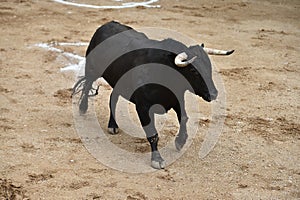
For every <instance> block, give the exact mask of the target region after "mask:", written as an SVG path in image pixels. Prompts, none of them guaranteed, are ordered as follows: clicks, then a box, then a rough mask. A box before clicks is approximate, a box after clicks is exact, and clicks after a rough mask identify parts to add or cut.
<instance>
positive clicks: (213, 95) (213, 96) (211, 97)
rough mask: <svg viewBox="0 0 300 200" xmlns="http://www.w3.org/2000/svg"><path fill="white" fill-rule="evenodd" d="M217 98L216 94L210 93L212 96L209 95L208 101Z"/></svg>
mask: <svg viewBox="0 0 300 200" xmlns="http://www.w3.org/2000/svg"><path fill="white" fill-rule="evenodd" d="M217 96H218V92H215V93H212V94H210V99H211V100H215V99H216V98H217Z"/></svg>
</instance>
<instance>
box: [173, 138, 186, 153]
mask: <svg viewBox="0 0 300 200" xmlns="http://www.w3.org/2000/svg"><path fill="white" fill-rule="evenodd" d="M187 138H188V135H187V134H179V135H177V137H176V139H175V147H176V149H177V151H180V150H181V149H182V147H183V146H184V145H185V143H186V140H187Z"/></svg>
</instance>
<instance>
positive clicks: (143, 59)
mask: <svg viewBox="0 0 300 200" xmlns="http://www.w3.org/2000/svg"><path fill="white" fill-rule="evenodd" d="M183 52H185V56H184V54H181V53H183ZM178 55H179V56H178ZM178 58H179V61H178ZM187 58H193V59H190V60H188V59H187ZM175 60H176V62H175ZM100 77H103V78H104V79H105V80H106V81H107V82H108V83H109V85H110V86H111V87H112V88H114V89H113V92H112V94H111V96H110V119H109V123H108V128H109V131H110V132H111V133H112V134H116V133H117V132H118V125H117V122H116V121H115V108H116V103H117V99H118V96H119V95H121V96H123V97H124V98H125V99H127V100H129V101H131V102H132V103H134V104H135V105H136V111H137V113H138V116H139V119H140V121H141V124H142V126H143V129H144V131H145V133H146V136H147V139H148V141H149V142H150V145H151V150H152V156H151V166H152V167H154V168H158V169H160V168H164V167H165V161H164V160H163V158H162V157H161V155H160V153H159V151H158V148H157V144H158V139H159V138H158V133H157V130H156V128H155V125H154V124H155V123H154V114H155V113H164V112H167V111H168V110H170V109H171V108H173V109H174V110H175V112H176V114H177V118H178V121H179V124H180V128H179V133H178V135H177V136H176V139H175V146H176V148H177V149H178V150H180V149H181V148H182V147H183V145H184V144H185V143H186V140H187V138H188V135H187V130H186V123H187V120H188V117H187V114H186V112H185V108H184V93H185V91H187V90H189V91H191V92H192V93H194V94H196V95H198V96H200V97H202V98H203V99H204V100H206V101H208V102H209V101H211V100H214V99H216V97H217V94H218V92H217V90H216V88H215V86H214V83H213V81H212V68H211V63H210V60H209V58H208V55H207V53H206V52H205V51H204V50H203V46H199V45H196V46H190V47H187V46H185V45H184V44H182V43H180V42H178V41H175V40H172V39H166V40H162V41H157V40H150V39H149V38H148V37H147V36H146V35H145V34H143V33H140V32H137V31H135V30H134V29H132V28H130V27H128V26H125V25H122V24H119V23H117V22H109V23H107V24H105V25H103V26H101V27H100V28H98V29H97V31H96V32H95V33H94V35H93V37H92V39H91V41H90V44H89V46H88V49H87V51H86V66H85V76H84V77H83V78H81V79H80V80H79V81H78V82H77V83H76V84H75V86H74V89H73V94H74V93H77V92H79V91H82V93H81V98H80V105H79V109H80V112H81V113H85V112H86V111H87V109H88V97H89V96H90V95H91V91H92V90H94V89H93V88H92V84H93V82H94V81H95V80H97V79H98V78H100ZM97 91H98V89H97V90H96V93H97ZM156 104H159V105H160V107H158V106H153V105H156ZM161 108H164V109H161Z"/></svg>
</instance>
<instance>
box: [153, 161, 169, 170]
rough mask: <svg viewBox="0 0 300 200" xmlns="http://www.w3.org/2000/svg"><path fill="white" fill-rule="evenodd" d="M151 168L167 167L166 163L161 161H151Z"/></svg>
mask: <svg viewBox="0 0 300 200" xmlns="http://www.w3.org/2000/svg"><path fill="white" fill-rule="evenodd" d="M151 167H153V168H154V169H164V168H165V167H166V161H164V160H161V161H155V160H152V161H151Z"/></svg>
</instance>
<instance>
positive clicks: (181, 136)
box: [174, 104, 188, 151]
mask: <svg viewBox="0 0 300 200" xmlns="http://www.w3.org/2000/svg"><path fill="white" fill-rule="evenodd" d="M174 110H175V112H176V114H177V119H178V121H179V125H180V127H179V133H178V134H177V136H176V139H175V146H176V149H177V150H178V151H180V150H181V149H182V147H183V146H184V145H185V143H186V140H187V138H188V134H187V130H186V123H187V121H188V117H187V114H186V112H185V109H184V108H183V109H181V108H180V104H178V105H176V106H175V108H174Z"/></svg>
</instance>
